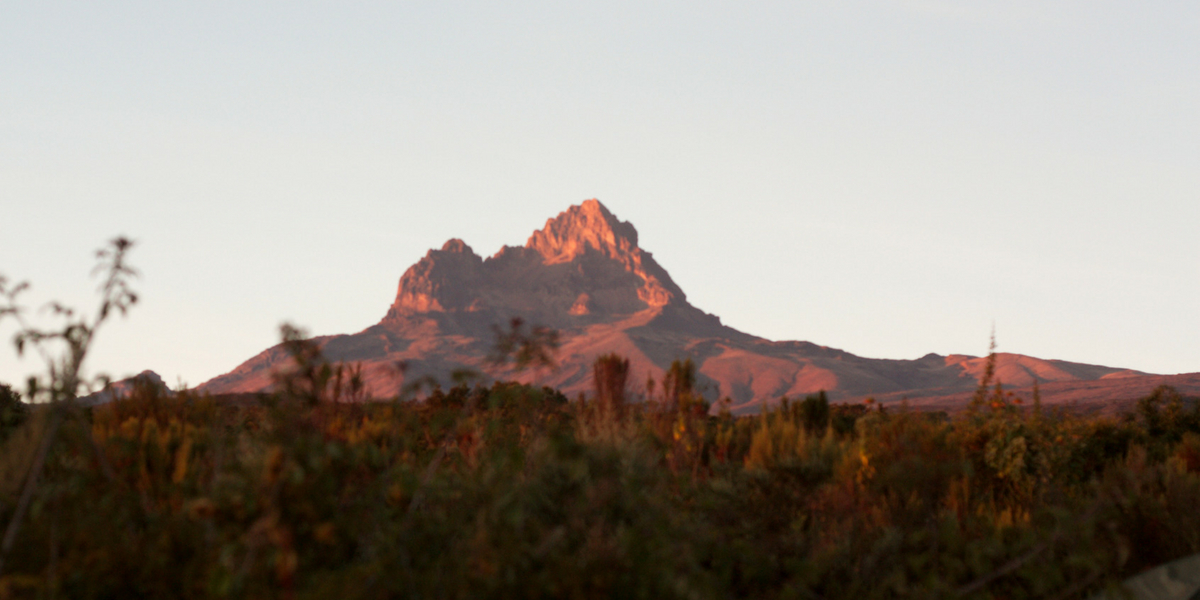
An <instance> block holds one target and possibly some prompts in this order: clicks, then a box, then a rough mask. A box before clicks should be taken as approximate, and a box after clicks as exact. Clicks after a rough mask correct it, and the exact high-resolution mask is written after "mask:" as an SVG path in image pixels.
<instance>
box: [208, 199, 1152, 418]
mask: <svg viewBox="0 0 1200 600" xmlns="http://www.w3.org/2000/svg"><path fill="white" fill-rule="evenodd" d="M513 317H520V318H522V319H523V320H524V321H526V322H527V323H531V324H539V325H545V326H548V327H552V328H554V329H556V330H558V331H559V332H560V335H561V339H562V342H563V343H562V347H561V349H560V351H559V353H558V361H559V368H558V369H557V370H555V371H553V372H545V373H525V374H522V375H521V378H522V379H524V380H527V381H532V380H535V379H536V380H537V382H538V383H542V384H545V385H552V386H555V387H559V388H561V389H562V390H563V391H564V392H567V393H568V394H570V395H574V394H576V393H580V392H587V391H590V389H591V385H592V384H591V364H592V362H593V361H594V360H595V358H596V357H597V356H599V355H601V354H607V353H610V352H615V353H617V354H621V355H623V356H626V357H628V358H629V359H630V363H631V370H632V373H631V377H630V379H631V380H632V381H634V382H638V383H636V384H635V387H637V388H638V389H637V390H635V391H644V389H645V384H644V383H641V382H646V381H647V379H650V378H652V379H654V380H658V381H661V379H662V375H663V372H664V371H665V369H666V368H668V367H669V366H670V364H671V362H672V361H674V360H676V359H682V358H691V359H692V360H693V361H694V362H695V364H696V365H697V367H698V369H697V370H698V378H697V379H698V381H699V383H700V384H701V387H702V389H704V390H706V392H705V393H706V395H707V396H708V397H709V398H710V399H715V398H717V397H718V396H719V397H726V396H728V397H729V398H731V399H732V400H733V403H734V406H735V408H736V409H739V410H742V411H746V410H752V409H753V407H754V406H756V405H757V404H758V403H761V402H767V401H774V400H777V399H778V398H780V397H781V396H785V395H786V396H797V395H803V394H808V393H813V392H816V391H819V390H826V391H828V392H829V393H830V395H831V396H832V397H833V398H834V399H848V398H857V397H863V396H869V395H875V396H886V397H901V396H907V397H910V398H918V397H923V396H950V395H953V394H957V393H962V392H966V391H970V390H972V389H974V388H975V386H976V385H977V380H978V377H979V376H980V375H981V374H982V372H983V369H984V364H985V360H986V359H984V358H981V357H970V356H962V355H953V356H939V355H936V354H930V355H927V356H924V357H922V358H919V359H915V360H883V359H869V358H863V357H859V356H855V355H853V354H850V353H848V352H844V351H842V350H837V349H833V348H827V347H824V346H818V345H815V344H811V343H808V342H772V341H769V340H766V339H763V338H760V337H756V336H753V335H749V334H746V333H743V332H741V331H738V330H736V329H733V328H731V327H727V326H725V325H722V324H721V321H720V319H719V318H717V317H715V316H713V315H710V314H707V313H705V312H704V311H702V310H700V309H698V308H696V307H694V306H692V305H691V304H690V303H689V302H688V301H687V297H686V295H685V294H684V292H683V290H682V289H680V288H679V286H678V285H676V284H675V282H674V281H673V280H672V279H671V277H670V275H669V274H668V273H667V271H666V270H665V269H663V268H662V266H660V265H659V264H658V263H657V262H656V261H655V260H654V258H653V256H652V255H651V254H650V253H649V252H647V251H645V250H643V249H641V248H640V247H639V246H638V238H637V231H636V230H635V229H634V227H633V225H631V224H629V223H626V222H623V221H620V220H619V219H617V218H616V217H615V216H614V215H613V214H612V213H611V212H609V210H608V209H607V208H605V207H604V205H603V204H601V203H600V202H599V201H597V200H588V201H585V202H583V203H582V204H580V205H577V206H572V207H570V208H569V209H568V210H566V211H565V212H563V213H561V214H559V215H558V216H557V217H555V218H553V219H550V220H548V221H547V222H546V225H545V227H543V228H542V229H540V230H538V231H535V232H534V233H533V235H531V236H530V238H529V240H528V242H527V243H526V244H525V245H524V246H521V247H510V246H505V247H504V248H501V249H500V251H499V252H497V253H496V254H495V255H493V256H490V257H487V258H484V257H481V256H479V255H477V254H475V252H474V251H473V250H472V249H471V247H470V246H468V245H467V244H466V243H464V242H463V241H462V240H458V239H452V240H450V241H448V242H446V244H445V245H443V246H442V248H441V249H438V250H430V251H429V253H428V254H426V255H425V257H424V258H422V259H421V260H420V261H418V262H417V263H416V264H415V265H413V266H412V267H410V268H409V269H408V270H407V271H406V272H405V273H404V275H403V276H402V277H401V278H400V284H399V288H398V289H397V293H396V297H395V299H394V301H393V303H392V305H391V307H390V308H389V309H388V311H387V313H386V314H385V316H384V317H383V319H381V320H380V322H379V323H377V324H375V325H372V326H371V327H368V328H366V329H364V330H363V331H361V332H358V333H356V334H351V335H338V336H327V337H321V338H316V341H317V343H319V344H320V345H321V346H322V349H323V351H324V353H325V355H326V356H327V357H328V358H330V359H332V360H341V361H353V362H360V363H361V364H362V365H363V370H364V375H365V380H366V382H367V384H368V386H369V388H370V389H371V391H372V393H373V394H374V395H376V396H379V397H383V396H390V395H394V394H395V393H396V392H397V391H398V390H399V389H400V387H401V386H402V385H403V382H404V381H405V379H406V378H408V379H409V380H411V378H413V377H416V376H423V375H431V376H434V377H439V378H441V380H442V381H446V377H447V375H448V374H449V373H450V372H451V371H453V370H455V369H460V368H472V369H476V370H479V371H483V372H487V373H489V374H490V375H493V376H507V374H504V373H496V372H493V371H489V370H488V366H487V362H486V357H487V356H488V354H489V352H490V350H491V348H492V345H493V342H494V339H495V338H494V329H493V328H494V327H495V326H497V325H500V324H506V323H508V322H509V320H510V319H512V318H513ZM401 361H403V362H404V363H405V364H406V365H407V369H406V370H405V371H404V373H400V372H399V370H398V369H397V368H396V365H397V363H399V362H401ZM287 365H288V357H287V356H286V355H285V353H284V351H283V349H282V348H281V347H280V346H276V347H273V348H270V349H268V350H266V351H264V352H263V353H261V354H259V355H258V356H255V357H253V358H251V359H250V360H248V361H246V362H245V363H243V364H242V365H240V366H239V367H237V368H236V369H234V370H233V371H232V372H230V373H228V374H225V375H222V376H220V377H217V378H215V379H213V380H211V381H209V382H207V383H205V384H204V385H203V386H201V389H203V390H207V391H210V392H213V393H233V392H254V391H260V390H265V389H268V388H269V387H270V385H271V381H272V380H271V373H272V371H273V370H276V369H280V368H286V367H287ZM997 374H998V375H999V377H1000V379H1001V380H1002V381H1004V382H1005V383H1008V384H1012V385H1016V386H1018V387H1020V386H1024V385H1032V384H1033V383H1034V382H1035V381H1036V382H1038V383H1052V382H1071V381H1099V380H1103V379H1106V378H1107V379H1113V378H1121V377H1139V376H1143V375H1145V374H1144V373H1139V372H1136V371H1130V370H1126V369H1116V368H1110V367H1102V366H1096V365H1084V364H1079V363H1070V362H1065V361H1057V360H1042V359H1037V358H1033V357H1029V356H1022V355H1016V354H1001V355H998V357H997ZM1100 387H1101V388H1103V386H1100Z"/></svg>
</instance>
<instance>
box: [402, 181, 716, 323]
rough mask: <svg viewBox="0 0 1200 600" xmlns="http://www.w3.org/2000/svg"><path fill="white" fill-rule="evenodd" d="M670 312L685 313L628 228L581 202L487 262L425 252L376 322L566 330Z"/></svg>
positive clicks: (451, 248)
mask: <svg viewBox="0 0 1200 600" xmlns="http://www.w3.org/2000/svg"><path fill="white" fill-rule="evenodd" d="M672 304H674V305H676V306H678V307H680V308H691V306H690V305H689V304H688V303H687V299H686V297H685V296H684V293H683V290H680V289H679V286H677V285H675V282H674V281H671V277H670V275H668V274H667V272H666V271H665V270H664V269H663V268H662V267H660V266H659V265H658V263H657V262H655V261H654V258H653V257H652V256H651V255H650V253H649V252H646V251H644V250H642V249H641V248H639V247H638V245H637V230H636V229H634V227H633V225H631V224H629V223H626V222H624V221H621V220H619V219H617V218H616V217H615V216H613V214H612V213H611V212H609V210H608V209H607V208H605V206H604V205H603V204H601V203H600V202H599V201H598V200H587V201H585V202H583V203H582V204H580V205H578V206H572V207H571V208H570V209H568V210H566V211H565V212H563V213H561V214H559V215H558V216H557V217H555V218H553V219H550V220H548V221H546V226H545V227H543V228H542V229H540V230H538V231H535V232H534V233H533V235H531V236H530V237H529V241H528V242H527V243H526V244H525V245H524V246H523V247H510V246H506V247H504V248H501V249H500V251H499V252H497V253H496V254H495V255H494V256H492V257H490V258H487V259H484V258H481V257H480V256H478V255H477V254H475V252H474V251H473V250H472V249H471V247H470V246H468V245H466V244H465V243H464V242H463V241H462V240H458V239H453V240H450V241H448V242H446V244H445V245H444V246H442V249H441V250H430V251H429V253H428V254H426V255H425V257H424V258H422V259H421V260H420V261H419V262H417V264H415V265H413V266H412V267H410V268H409V269H408V271H407V272H406V273H405V274H404V276H403V277H401V278H400V287H399V290H398V291H397V293H396V301H395V302H394V303H393V304H392V307H391V309H390V310H389V311H388V314H387V316H386V317H385V318H384V320H385V321H388V320H397V319H402V318H404V317H408V316H412V315H417V314H421V313H431V312H453V311H466V312H485V313H492V314H493V316H505V315H511V316H521V317H523V318H526V319H532V320H536V321H538V322H539V323H543V324H546V325H554V326H558V327H569V326H572V325H577V324H581V323H585V322H595V321H596V320H598V319H604V318H613V317H619V316H623V315H631V314H634V313H637V312H639V311H643V310H647V309H653V308H661V307H665V306H668V305H672ZM692 310H694V309H692ZM577 317H579V318H577ZM582 317H586V318H582Z"/></svg>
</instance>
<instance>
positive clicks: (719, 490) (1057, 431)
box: [0, 323, 1200, 598]
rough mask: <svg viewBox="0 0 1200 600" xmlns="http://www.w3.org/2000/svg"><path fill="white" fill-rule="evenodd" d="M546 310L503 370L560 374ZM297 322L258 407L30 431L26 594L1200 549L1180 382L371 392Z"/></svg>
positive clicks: (1044, 565)
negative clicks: (971, 396)
mask: <svg viewBox="0 0 1200 600" xmlns="http://www.w3.org/2000/svg"><path fill="white" fill-rule="evenodd" d="M519 325H520V324H519V323H514V324H513V327H512V332H511V333H507V334H505V335H507V336H508V337H507V338H503V341H504V343H505V345H504V346H503V347H501V348H500V350H501V352H500V354H501V356H499V357H498V361H501V360H507V359H509V358H513V359H514V360H516V361H521V360H524V361H525V362H524V364H525V365H526V366H529V365H532V364H540V365H542V366H548V361H549V360H550V358H551V357H552V349H553V346H552V344H546V343H544V342H554V341H556V340H554V339H553V337H552V336H550V335H549V334H547V332H545V331H539V330H536V329H535V330H531V332H530V333H529V334H524V333H521V332H522V331H524V330H521V329H519ZM285 340H286V341H287V347H288V348H289V350H290V351H291V352H292V354H293V356H294V357H295V358H296V365H297V367H296V368H295V369H293V370H291V371H289V372H286V373H284V374H281V376H280V379H279V381H278V382H277V384H278V385H277V386H276V387H277V389H278V390H280V391H279V392H277V393H274V394H270V395H263V396H262V397H261V398H260V399H259V401H257V402H253V403H246V402H238V403H232V402H222V401H220V400H219V399H214V398H212V397H207V396H204V395H198V394H194V393H189V392H182V393H179V394H176V395H174V396H168V395H166V394H165V393H164V392H162V391H161V390H157V389H155V388H153V387H151V386H135V388H134V390H133V391H132V393H131V394H130V395H129V396H128V397H127V398H124V399H121V400H118V401H115V402H112V403H109V404H106V405H103V406H98V407H94V408H87V409H85V408H81V407H78V406H75V404H74V403H73V402H72V401H71V399H70V398H71V396H66V397H61V398H52V399H48V400H49V401H45V402H39V403H37V404H34V405H32V406H25V405H22V407H23V408H22V410H26V409H27V412H26V413H24V416H23V417H21V419H20V422H13V424H12V425H8V423H9V421H4V423H5V425H4V427H5V428H6V429H5V431H6V432H7V433H6V434H5V435H6V436H7V438H8V439H7V440H6V441H4V442H3V443H4V446H3V449H2V450H0V523H7V524H9V528H8V530H9V531H12V530H13V526H12V524H13V523H23V526H22V527H20V528H19V529H17V530H16V533H14V534H13V539H14V543H13V548H15V550H14V551H12V552H9V553H7V555H6V559H5V562H4V563H3V565H2V569H3V570H2V571H0V597H53V596H60V597H70V598H110V597H126V596H132V597H180V598H207V597H237V598H242V597H285V598H325V597H336V598H386V597H405V598H408V597H412V598H478V597H504V598H509V597H529V598H538V597H542V598H560V597H571V598H584V597H588V598H590V597H622V598H625V597H641V598H729V597H743V598H896V597H911V598H1055V597H1063V598H1067V597H1082V596H1084V595H1086V594H1087V593H1090V592H1092V591H1094V590H1096V589H1098V588H1100V587H1102V586H1105V585H1110V584H1112V583H1114V582H1115V581H1118V580H1119V579H1122V578H1124V577H1127V576H1129V575H1132V574H1134V573H1136V572H1138V571H1140V570H1142V569H1144V568H1147V567H1151V566H1156V565H1158V564H1161V563H1163V562H1166V561H1169V560H1171V559H1174V558H1177V557H1181V556H1184V555H1188V554H1192V553H1196V552H1200V513H1198V512H1197V511H1196V510H1195V507H1197V506H1200V408H1197V406H1196V404H1195V403H1194V402H1189V401H1186V400H1185V399H1184V398H1181V397H1180V396H1179V395H1178V394H1176V393H1175V392H1174V391H1173V390H1171V389H1169V388H1162V389H1159V390H1156V391H1155V392H1154V394H1152V395H1151V396H1149V397H1147V398H1145V399H1143V400H1142V401H1141V402H1140V403H1139V404H1138V406H1137V408H1136V410H1134V411H1132V412H1130V413H1129V414H1128V415H1125V416H1124V417H1120V418H1103V417H1098V418H1086V417H1082V416H1077V415H1072V414H1070V413H1065V412H1055V411H1048V410H1044V409H1043V408H1042V407H1041V406H1040V405H1039V404H1037V403H1035V405H1034V406H1030V407H1026V406H1023V405H1021V404H1019V403H1018V402H1017V401H1016V400H1015V399H1014V397H1013V396H1011V395H1009V394H1006V393H1005V392H1004V391H1003V390H1002V389H1001V388H1000V387H999V386H998V385H995V386H993V384H994V383H995V382H994V381H990V380H988V379H987V378H985V381H984V382H983V383H982V385H981V388H980V389H981V392H980V394H979V395H977V398H976V402H975V403H974V404H973V406H972V409H971V410H969V411H967V412H966V413H965V414H963V415H962V416H960V417H957V418H954V419H949V418H946V417H945V416H944V415H931V414H926V413H919V412H910V411H907V410H904V409H903V408H900V409H897V408H895V407H888V408H886V409H885V408H883V407H879V406H877V405H874V404H859V405H837V404H834V405H831V404H830V403H829V402H828V400H827V399H826V398H825V396H824V395H823V394H820V395H814V396H811V397H808V398H804V399H799V400H798V401H791V400H789V399H784V400H783V401H781V402H780V403H779V404H778V405H776V406H775V407H774V408H771V409H767V410H764V411H763V413H762V414H761V415H759V416H756V417H750V418H734V417H732V416H731V415H729V414H728V412H725V411H716V412H717V414H713V413H714V411H711V410H710V407H709V406H708V405H707V404H705V403H704V401H703V400H702V399H701V398H700V397H699V396H698V395H697V394H696V393H695V391H694V390H693V387H692V386H693V383H694V381H695V377H694V369H693V368H692V367H691V365H690V364H689V363H686V362H683V363H677V364H675V365H673V366H672V368H671V369H669V370H668V373H667V376H666V377H665V379H664V381H663V382H662V384H661V385H654V384H653V383H651V385H650V386H648V387H649V388H650V390H651V391H652V394H651V397H650V398H649V399H648V400H647V401H646V402H641V403H632V402H628V401H627V400H628V398H629V397H630V396H632V394H628V393H627V389H626V387H625V386H626V385H627V384H628V383H629V382H628V381H627V379H628V367H627V365H628V363H627V362H625V361H624V360H623V359H622V358H621V357H619V356H611V355H610V356H606V357H602V358H601V359H599V361H598V362H597V364H596V367H595V370H594V373H595V375H596V381H597V394H596V395H595V396H594V397H593V398H584V399H580V400H571V401H568V399H567V398H566V397H564V396H563V395H562V394H560V393H558V392H557V391H555V390H552V389H549V388H536V387H532V386H528V385H520V384H515V383H504V382H499V383H493V384H491V385H490V386H483V385H480V384H476V385H473V386H472V385H469V384H467V383H462V384H459V385H455V386H454V387H452V388H450V389H448V390H443V389H441V388H437V387H434V388H432V389H431V390H430V391H428V392H427V393H425V395H424V397H423V398H422V399H420V400H412V399H393V400H390V401H373V402H372V401H357V400H356V401H345V400H346V399H347V398H354V399H358V400H361V388H360V386H359V385H358V384H357V377H356V374H355V372H354V370H353V369H352V368H349V367H345V366H341V365H330V364H328V363H327V362H325V361H324V359H323V358H322V357H321V356H320V352H319V351H318V349H317V348H315V347H313V346H312V345H311V344H308V343H307V342H305V341H304V340H303V336H302V335H299V334H298V332H297V331H296V330H294V329H286V330H285ZM514 357H515V358H514ZM989 373H990V371H989ZM460 379H461V380H466V379H467V378H465V377H462V378H460ZM59 387H61V386H59ZM47 388H54V386H53V385H50V386H42V387H41V388H38V389H42V390H44V389H47ZM5 414H7V413H5ZM56 415H58V416H57V417H56ZM6 418H7V417H6ZM56 421H57V422H58V423H59V425H58V426H57V433H55V432H54V430H52V429H51V424H52V423H54V422H56ZM48 439H49V440H50V441H49V442H47V441H46V440H48ZM39 448H47V450H46V451H45V452H44V456H43V459H42V460H41V462H40V463H38V462H37V461H36V460H35V458H36V456H37V455H38V449H39ZM31 473H37V474H38V475H35V476H31V475H30V474H31ZM30 481H38V482H40V483H37V484H36V485H30V484H29V482H30ZM26 495H27V496H28V501H27V503H26V504H27V508H26V509H25V512H24V513H23V514H22V512H21V509H20V506H21V502H22V501H21V499H22V497H24V496H26Z"/></svg>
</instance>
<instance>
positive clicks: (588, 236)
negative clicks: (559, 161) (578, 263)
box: [525, 198, 638, 265]
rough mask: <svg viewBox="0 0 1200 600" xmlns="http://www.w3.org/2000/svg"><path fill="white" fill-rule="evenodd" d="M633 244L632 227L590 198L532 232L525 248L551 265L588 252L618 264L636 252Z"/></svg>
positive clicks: (636, 247)
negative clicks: (616, 261) (596, 253)
mask: <svg viewBox="0 0 1200 600" xmlns="http://www.w3.org/2000/svg"><path fill="white" fill-rule="evenodd" d="M637 244H638V236H637V230H636V229H634V227H633V225H632V224H630V223H626V222H624V221H621V220H619V219H617V218H616V217H615V216H613V214H612V213H611V212H609V211H608V209H607V208H606V207H605V206H604V205H603V204H601V203H600V201H599V200H596V199H594V198H593V199H591V200H585V201H584V202H583V203H582V204H579V205H577V206H572V207H570V208H568V209H567V210H565V211H563V212H561V213H559V215H558V216H557V217H555V218H553V219H546V226H545V227H543V228H542V229H539V230H537V231H535V232H533V235H531V236H529V241H528V242H526V243H525V247H526V248H529V249H530V250H533V251H535V252H537V253H538V254H541V255H542V256H543V257H545V262H546V264H549V265H552V264H556V263H561V262H570V261H572V260H574V259H575V258H576V257H578V256H579V255H581V254H583V253H584V252H587V251H588V250H589V249H590V250H594V251H596V252H599V253H601V254H603V255H604V256H607V257H609V258H613V259H617V260H621V259H622V258H623V257H625V256H626V255H629V254H632V253H634V252H635V251H637V250H638V245H637Z"/></svg>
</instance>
